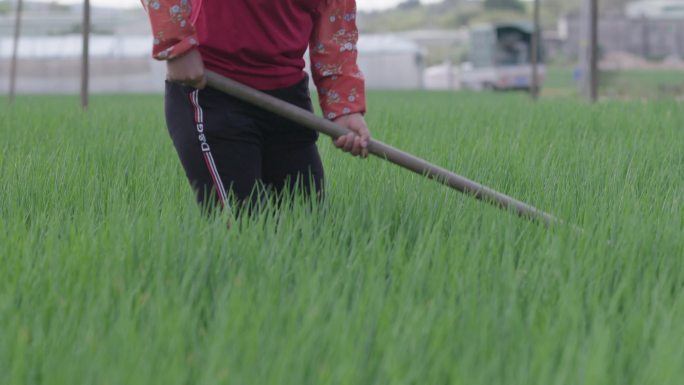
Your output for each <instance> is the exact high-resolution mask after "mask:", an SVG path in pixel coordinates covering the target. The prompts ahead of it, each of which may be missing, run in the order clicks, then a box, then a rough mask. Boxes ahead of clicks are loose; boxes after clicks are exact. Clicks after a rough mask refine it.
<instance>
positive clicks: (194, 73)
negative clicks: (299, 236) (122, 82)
mask: <svg viewBox="0 0 684 385" xmlns="http://www.w3.org/2000/svg"><path fill="white" fill-rule="evenodd" d="M142 2H143V5H144V7H145V9H146V10H147V12H148V15H149V19H150V22H151V25H152V32H153V35H154V43H153V56H154V58H156V59H158V60H166V65H167V83H166V95H165V110H166V122H167V126H168V129H169V133H170V135H171V138H172V140H173V144H174V146H175V147H176V150H177V152H178V155H179V157H180V160H181V163H182V164H183V167H184V169H185V172H186V175H187V177H188V179H189V180H190V183H191V184H192V186H193V188H194V189H195V190H196V192H197V199H198V201H199V202H200V204H202V205H206V204H213V203H216V204H220V205H222V206H223V205H226V204H228V200H229V198H230V197H233V198H235V199H237V201H238V202H241V203H249V202H252V203H254V202H256V201H258V200H259V199H261V197H259V195H260V194H258V193H255V191H256V190H261V191H263V190H264V189H261V188H259V186H264V187H266V189H265V190H270V191H275V192H276V193H278V192H281V191H283V190H284V189H289V190H295V189H299V190H301V191H303V192H304V193H305V194H307V195H309V196H311V195H315V196H321V194H322V190H323V182H324V176H323V166H322V164H321V159H320V157H319V154H318V150H317V148H316V140H317V138H318V135H317V133H315V132H313V131H310V130H308V129H306V128H303V127H301V126H298V125H296V124H294V123H291V122H289V121H286V120H284V119H282V118H279V117H277V116H275V115H273V114H270V113H267V112H265V111H263V110H261V109H259V108H256V107H253V106H251V105H248V104H246V103H244V102H241V101H238V100H236V99H234V98H232V97H230V96H227V95H225V94H222V93H221V92H219V91H217V90H214V89H211V88H209V87H205V86H206V79H205V69H208V70H212V71H215V72H217V73H219V74H221V75H224V76H226V77H229V78H231V79H233V80H236V81H239V82H241V83H243V84H246V85H248V86H251V87H253V88H256V89H258V90H262V91H264V92H266V93H268V94H270V95H272V96H275V97H277V98H279V99H282V100H284V101H286V102H288V103H291V104H293V105H296V106H299V107H302V108H305V109H308V110H310V111H312V104H311V99H310V95H309V89H308V76H307V74H306V73H305V72H304V54H305V52H306V50H307V48H309V51H310V59H311V72H312V76H313V80H314V83H315V85H316V88H317V90H318V95H319V100H320V105H321V108H322V110H323V114H324V116H325V117H326V118H327V119H330V120H333V121H334V122H336V123H338V124H340V125H342V126H344V127H346V128H348V129H350V130H351V131H352V132H353V134H349V135H347V136H343V137H340V138H338V139H337V140H336V141H335V142H334V143H335V145H336V146H337V147H339V148H340V149H342V150H344V151H346V152H349V153H351V154H353V155H355V156H362V157H365V156H366V155H367V144H368V141H369V137H370V133H369V130H368V127H367V125H366V122H365V120H364V117H363V114H364V113H365V110H366V105H365V95H364V80H363V77H362V74H361V72H360V71H359V68H358V66H357V63H356V59H357V51H356V42H357V39H358V30H357V27H356V2H355V1H354V0H143V1H142ZM312 190H315V191H312Z"/></svg>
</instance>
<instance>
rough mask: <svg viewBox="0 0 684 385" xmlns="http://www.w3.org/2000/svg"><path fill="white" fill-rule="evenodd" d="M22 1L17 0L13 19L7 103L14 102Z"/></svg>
mask: <svg viewBox="0 0 684 385" xmlns="http://www.w3.org/2000/svg"><path fill="white" fill-rule="evenodd" d="M23 4H24V1H23V0H17V5H16V16H15V21H14V39H13V41H12V59H11V61H10V75H9V76H10V78H9V99H8V100H9V103H10V104H11V103H14V98H15V95H16V93H17V57H18V56H19V36H20V34H21V12H22V8H23Z"/></svg>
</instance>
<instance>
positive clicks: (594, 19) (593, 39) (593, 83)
mask: <svg viewBox="0 0 684 385" xmlns="http://www.w3.org/2000/svg"><path fill="white" fill-rule="evenodd" d="M590 2H591V9H590V13H591V16H590V19H591V22H590V33H589V34H590V40H589V85H590V94H589V98H590V100H591V101H592V102H595V101H597V100H598V87H599V71H598V60H599V58H598V55H599V50H598V0H590Z"/></svg>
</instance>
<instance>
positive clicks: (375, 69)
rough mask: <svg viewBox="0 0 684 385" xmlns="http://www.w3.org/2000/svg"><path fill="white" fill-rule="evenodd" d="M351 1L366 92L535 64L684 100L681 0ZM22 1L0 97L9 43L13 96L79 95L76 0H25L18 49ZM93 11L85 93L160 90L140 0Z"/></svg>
mask: <svg viewBox="0 0 684 385" xmlns="http://www.w3.org/2000/svg"><path fill="white" fill-rule="evenodd" d="M357 4H358V7H359V15H358V25H359V28H360V31H361V38H360V40H359V43H358V50H359V55H360V56H359V63H360V65H361V67H362V70H363V71H364V73H365V75H366V78H367V85H368V87H369V88H371V89H406V90H420V89H428V90H472V91H487V92H492V91H513V90H519V91H534V90H535V89H536V87H535V83H534V80H533V79H534V78H535V77H534V69H533V68H532V67H533V65H532V64H533V62H535V63H538V65H537V66H536V67H537V70H536V73H537V76H536V77H537V78H538V83H539V90H540V94H541V96H542V97H567V96H577V95H581V94H583V93H585V94H586V93H587V87H590V86H591V82H592V79H590V77H591V76H594V77H595V79H594V80H593V81H595V82H596V86H597V87H598V89H599V90H600V91H599V93H600V96H601V97H605V98H661V97H667V98H670V97H675V98H684V0H637V1H634V0H600V1H597V0H541V1H539V2H536V3H535V2H534V1H520V0H480V1H476V0H443V1H434V0H433V1H419V0H375V1H373V0H357ZM535 6H536V7H538V8H537V10H538V12H537V18H536V20H537V23H535ZM18 7H19V2H18V1H17V0H4V1H0V94H5V93H8V92H9V89H10V87H11V85H10V83H11V81H10V78H11V70H10V69H11V67H12V65H11V64H12V56H13V53H14V52H16V67H15V68H16V71H15V78H16V81H15V83H14V84H15V85H14V87H15V90H16V92H17V93H20V94H31V93H57V94H62V93H78V92H79V90H80V89H81V80H80V77H81V67H82V64H81V63H82V61H81V60H82V58H81V55H82V51H83V47H82V46H83V45H82V37H81V34H82V32H83V13H84V12H83V11H84V5H83V2H80V1H35V0H34V1H31V0H26V1H22V4H21V13H20V35H19V40H18V45H17V46H16V49H15V43H14V34H15V26H16V22H17V13H16V11H17V8H18ZM592 10H595V12H592ZM594 15H595V16H594ZM592 16H594V19H595V24H592ZM90 19H91V22H90V25H91V27H90V40H89V42H90V44H89V51H90V52H89V59H90V61H89V64H88V68H89V70H90V72H89V84H88V88H89V90H90V92H93V93H114V92H146V93H147V92H161V90H162V88H163V81H162V80H163V79H164V71H165V69H164V65H163V63H158V62H155V61H153V60H152V59H150V48H151V37H150V31H149V25H148V21H147V17H146V14H145V12H144V11H143V9H142V7H141V5H140V3H139V1H137V0H100V1H97V0H93V1H92V4H91V6H90ZM592 25H596V34H594V35H592V33H591V31H592ZM537 30H538V31H540V32H539V34H538V35H536V34H535V31H537ZM536 37H538V39H537V38H536ZM592 37H593V39H592ZM593 41H595V42H596V44H595V45H593V44H592V42H593ZM537 42H538V44H537ZM534 47H538V48H537V49H535V48H534ZM594 57H595V60H592V58H594ZM592 63H595V66H596V68H595V71H596V74H594V75H592V74H591V73H590V72H591V71H592Z"/></svg>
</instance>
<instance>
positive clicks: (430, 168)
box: [207, 71, 563, 226]
mask: <svg viewBox="0 0 684 385" xmlns="http://www.w3.org/2000/svg"><path fill="white" fill-rule="evenodd" d="M207 84H208V85H209V86H210V87H212V88H214V89H217V90H219V91H222V92H224V93H226V94H228V95H230V96H233V97H235V98H237V99H240V100H242V101H244V102H247V103H249V104H252V105H254V106H256V107H259V108H262V109H263V110H265V111H269V112H272V113H274V114H276V115H279V116H281V117H283V118H285V119H288V120H290V121H293V122H295V123H298V124H300V125H302V126H303V127H306V128H309V129H311V130H314V131H318V132H321V133H323V134H325V135H328V136H330V137H331V138H339V137H340V136H343V135H347V134H350V133H351V131H350V130H348V129H347V128H344V127H342V126H340V125H338V124H335V123H333V122H331V121H329V120H326V119H323V118H321V117H318V116H316V115H314V114H312V113H311V112H309V111H307V110H305V109H302V108H299V107H296V106H293V105H292V104H289V103H287V102H284V101H282V100H280V99H278V98H275V97H273V96H270V95H268V94H265V93H263V92H259V91H257V90H255V89H252V88H250V87H247V86H245V85H243V84H240V83H238V82H236V81H234V80H231V79H228V78H225V77H223V76H221V75H219V74H217V73H215V72H211V71H207ZM368 152H369V153H371V154H373V155H375V156H377V157H378V158H381V159H384V160H387V161H389V162H392V163H394V164H396V165H398V166H401V167H403V168H405V169H407V170H410V171H413V172H415V173H417V174H420V175H423V176H427V177H428V178H430V179H434V180H436V181H438V182H440V183H442V184H444V185H447V186H449V187H451V188H453V189H455V190H457V191H460V192H463V193H465V194H468V195H470V196H472V197H474V198H476V199H479V200H481V201H485V202H487V203H490V204H492V205H494V206H496V207H499V208H502V209H505V210H511V211H513V212H514V213H516V214H517V215H519V216H520V217H523V218H526V219H531V220H534V221H538V222H541V223H543V224H544V225H546V226H551V225H556V224H562V223H563V222H562V221H561V220H560V219H558V218H556V217H554V216H553V215H551V214H548V213H545V212H543V211H541V210H539V209H537V208H535V207H532V206H530V205H528V204H526V203H523V202H521V201H519V200H516V199H514V198H511V197H509V196H507V195H504V194H502V193H500V192H497V191H495V190H493V189H491V188H489V187H486V186H483V185H481V184H479V183H477V182H474V181H472V180H469V179H467V178H465V177H462V176H460V175H457V174H454V173H452V172H451V171H448V170H446V169H444V168H441V167H439V166H436V165H434V164H431V163H429V162H427V161H425V160H423V159H420V158H418V157H415V156H413V155H411V154H408V153H406V152H403V151H400V150H398V149H396V148H394V147H391V146H389V145H387V144H385V143H382V142H380V141H377V140H374V139H372V140H371V141H370V142H369V143H368Z"/></svg>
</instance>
